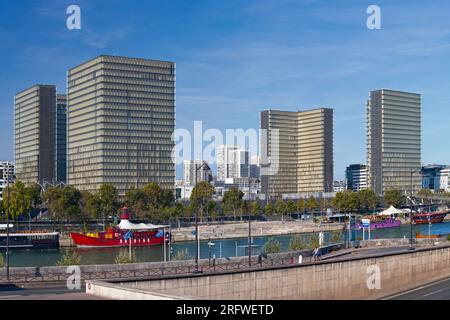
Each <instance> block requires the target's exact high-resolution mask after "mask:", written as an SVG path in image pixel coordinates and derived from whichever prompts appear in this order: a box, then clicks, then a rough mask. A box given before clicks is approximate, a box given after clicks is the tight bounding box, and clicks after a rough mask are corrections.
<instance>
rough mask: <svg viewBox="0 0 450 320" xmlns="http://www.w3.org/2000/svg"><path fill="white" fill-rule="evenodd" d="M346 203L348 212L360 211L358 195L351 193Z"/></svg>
mask: <svg viewBox="0 0 450 320" xmlns="http://www.w3.org/2000/svg"><path fill="white" fill-rule="evenodd" d="M348 202H349V203H348V208H349V211H357V212H359V211H361V199H360V197H359V194H358V193H356V192H351V193H350V195H349V198H348Z"/></svg>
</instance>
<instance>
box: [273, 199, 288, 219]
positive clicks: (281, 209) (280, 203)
mask: <svg viewBox="0 0 450 320" xmlns="http://www.w3.org/2000/svg"><path fill="white" fill-rule="evenodd" d="M275 211H276V213H277V214H281V220H284V215H285V214H286V213H287V205H286V201H284V200H283V199H278V200H277V202H275Z"/></svg>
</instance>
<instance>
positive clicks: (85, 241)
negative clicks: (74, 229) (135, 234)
mask: <svg viewBox="0 0 450 320" xmlns="http://www.w3.org/2000/svg"><path fill="white" fill-rule="evenodd" d="M70 236H71V237H72V240H73V242H75V244H76V245H77V246H83V247H126V246H129V245H130V240H128V241H125V240H123V239H100V238H94V237H88V236H86V235H84V234H81V233H71V234H70ZM162 244H164V237H160V238H157V237H151V238H143V239H131V245H132V246H138V247H145V246H154V245H162Z"/></svg>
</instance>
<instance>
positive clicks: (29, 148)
mask: <svg viewBox="0 0 450 320" xmlns="http://www.w3.org/2000/svg"><path fill="white" fill-rule="evenodd" d="M55 107H56V87H55V86H54V85H35V86H33V87H31V88H28V89H26V90H24V91H21V92H19V93H18V94H16V96H15V102H14V160H15V165H16V167H15V169H16V176H17V179H18V180H20V181H22V182H24V183H25V184H31V183H45V182H49V183H52V182H54V181H55Z"/></svg>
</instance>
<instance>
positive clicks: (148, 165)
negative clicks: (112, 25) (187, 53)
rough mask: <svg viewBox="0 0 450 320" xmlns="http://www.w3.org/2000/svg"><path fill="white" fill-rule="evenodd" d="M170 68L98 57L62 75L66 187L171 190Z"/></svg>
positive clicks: (164, 63)
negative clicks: (153, 184)
mask: <svg viewBox="0 0 450 320" xmlns="http://www.w3.org/2000/svg"><path fill="white" fill-rule="evenodd" d="M175 81H176V74H175V63H173V62H167V61H157V60H148V59H137V58H127V57H117V56H99V57H97V58H95V59H92V60H89V61H87V62H85V63H83V64H81V65H79V66H77V67H74V68H72V69H70V70H69V71H68V79H67V95H68V96H67V98H68V140H67V143H68V146H67V148H68V183H69V184H70V185H73V186H75V187H77V188H79V189H80V190H88V191H92V192H96V191H97V190H98V188H99V187H100V185H101V184H104V183H108V184H112V185H114V186H115V187H116V188H117V189H118V192H119V194H121V195H123V194H124V193H125V192H126V191H127V190H129V189H131V188H133V187H143V186H144V185H146V184H148V183H150V182H156V183H158V184H159V185H160V186H161V187H163V188H170V189H172V188H173V186H174V183H175V164H174V163H173V161H172V156H171V155H172V150H173V148H174V141H172V133H173V132H174V129H175Z"/></svg>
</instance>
